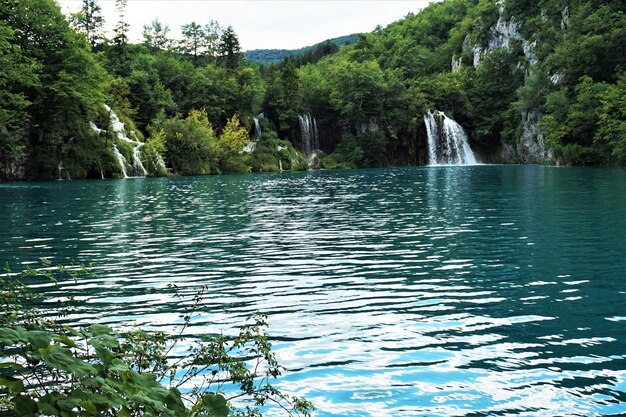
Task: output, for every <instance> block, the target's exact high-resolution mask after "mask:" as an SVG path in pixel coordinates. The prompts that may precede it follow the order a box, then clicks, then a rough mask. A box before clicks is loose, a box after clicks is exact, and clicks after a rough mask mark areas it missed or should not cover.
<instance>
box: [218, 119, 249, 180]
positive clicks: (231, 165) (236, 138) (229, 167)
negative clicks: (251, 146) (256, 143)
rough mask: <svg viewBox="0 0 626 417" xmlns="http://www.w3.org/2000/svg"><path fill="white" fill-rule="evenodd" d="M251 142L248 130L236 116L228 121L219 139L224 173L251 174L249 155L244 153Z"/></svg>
mask: <svg viewBox="0 0 626 417" xmlns="http://www.w3.org/2000/svg"><path fill="white" fill-rule="evenodd" d="M249 141H250V137H249V136H248V130H247V129H246V128H245V127H243V126H241V123H240V122H239V118H238V117H237V116H236V115H235V116H233V117H231V118H230V119H229V120H228V123H226V126H225V127H224V130H223V131H222V134H221V135H220V137H219V138H218V145H219V147H220V150H221V155H220V156H221V158H220V159H221V161H220V165H221V169H222V171H223V172H249V171H250V169H251V167H250V166H249V164H248V160H249V155H247V154H245V153H244V152H242V150H243V148H244V147H245V146H246V144H247V143H248V142H249Z"/></svg>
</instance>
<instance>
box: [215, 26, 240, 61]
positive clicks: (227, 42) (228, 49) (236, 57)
mask: <svg viewBox="0 0 626 417" xmlns="http://www.w3.org/2000/svg"><path fill="white" fill-rule="evenodd" d="M242 58H243V54H242V53H241V46H239V39H238V38H237V34H236V33H235V30H234V29H233V27H232V26H231V25H228V27H227V28H226V29H225V30H224V32H222V36H221V38H220V46H219V60H218V63H219V64H220V65H222V66H223V67H225V68H227V69H229V70H231V71H234V70H236V69H237V68H239V65H240V64H241V61H242Z"/></svg>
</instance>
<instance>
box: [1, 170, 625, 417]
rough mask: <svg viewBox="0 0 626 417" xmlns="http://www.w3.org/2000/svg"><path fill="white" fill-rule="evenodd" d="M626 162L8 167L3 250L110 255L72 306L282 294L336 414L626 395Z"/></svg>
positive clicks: (156, 307)
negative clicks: (50, 172)
mask: <svg viewBox="0 0 626 417" xmlns="http://www.w3.org/2000/svg"><path fill="white" fill-rule="evenodd" d="M625 232H626V172H624V171H622V170H608V169H557V168H550V167H534V166H532V167H498V166H478V167H441V168H426V169H390V170H371V171H345V172H344V171H338V172H308V173H299V174H287V173H285V174H282V175H246V176H224V177H207V178H173V179H133V180H118V181H91V182H81V181H73V182H58V183H45V184H42V183H37V184H9V185H0V260H2V262H3V263H4V262H6V261H8V262H9V263H12V264H15V263H16V262H18V261H20V262H23V263H27V262H36V261H37V259H38V258H40V257H50V258H54V260H55V262H61V263H67V262H69V261H70V260H71V261H74V262H89V261H91V262H94V265H95V268H96V271H97V272H98V274H99V277H98V278H87V279H84V280H82V281H80V282H79V283H75V282H65V283H62V284H61V285H60V286H58V287H52V286H45V287H42V291H46V293H47V294H49V295H50V297H52V298H55V297H56V298H58V297H64V296H67V295H72V294H73V295H75V296H76V298H77V299H78V300H80V302H81V308H80V309H79V311H78V312H77V313H76V314H75V316H73V317H72V320H75V321H78V322H81V323H89V322H94V321H98V322H106V323H113V324H117V325H128V324H129V323H131V322H136V323H141V324H144V325H146V326H148V327H150V328H155V329H157V328H158V329H168V328H170V327H171V326H172V325H173V324H175V323H177V322H178V321H179V317H178V313H179V312H180V308H181V306H180V305H179V303H178V302H177V301H176V300H175V299H173V298H172V293H171V291H172V290H171V289H169V288H168V287H167V284H169V283H176V284H177V285H178V286H179V287H181V288H182V289H183V291H187V292H189V293H190V294H191V293H193V291H194V289H195V288H197V287H198V286H199V285H201V284H206V285H208V286H209V288H210V296H209V297H208V298H207V300H205V302H204V304H203V305H202V314H201V315H200V316H199V317H198V318H197V319H196V320H195V321H194V325H193V326H192V327H191V328H190V329H189V332H190V333H191V334H198V335H199V334H203V333H216V332H219V331H224V332H225V333H228V332H230V331H232V329H233V328H234V327H235V326H237V325H239V324H240V323H241V322H242V320H243V318H244V317H247V316H249V315H250V314H252V313H253V312H255V311H258V310H261V311H266V312H268V313H270V323H271V325H272V328H271V333H272V334H273V335H274V336H275V340H274V347H275V348H276V349H277V352H278V357H279V359H280V360H281V362H282V363H284V364H285V365H286V366H287V367H288V368H289V369H290V372H288V373H287V375H286V376H285V377H284V378H283V379H282V380H281V383H280V385H281V386H282V387H284V388H286V389H287V390H290V391H294V392H296V391H297V393H298V394H300V395H305V396H306V397H307V398H309V399H310V400H312V401H313V402H314V403H315V404H316V406H317V407H318V410H319V411H318V412H317V415H318V416H331V415H352V416H417V415H420V416H421V415H437V416H447V415H454V416H464V415H466V416H470V415H472V416H477V415H487V414H489V415H520V414H521V415H533V416H554V415H567V416H574V415H580V416H591V415H609V414H619V413H626V393H625V392H626V382H625V381H624V377H625V376H626V360H625V359H626V357H625V356H624V355H625V354H626V333H625V330H626V310H625V309H624V293H625V291H626V256H624V254H625V253H626V237H625V236H626V235H625Z"/></svg>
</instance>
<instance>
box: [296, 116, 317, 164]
mask: <svg viewBox="0 0 626 417" xmlns="http://www.w3.org/2000/svg"><path fill="white" fill-rule="evenodd" d="M298 119H299V121H300V135H301V137H302V153H304V155H306V156H309V157H310V156H313V153H314V151H316V150H317V149H319V147H320V142H319V137H318V135H317V121H316V120H315V118H314V117H311V113H305V114H303V115H302V116H298Z"/></svg>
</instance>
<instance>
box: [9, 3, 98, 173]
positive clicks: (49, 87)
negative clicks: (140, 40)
mask: <svg viewBox="0 0 626 417" xmlns="http://www.w3.org/2000/svg"><path fill="white" fill-rule="evenodd" d="M0 22H7V23H8V25H9V26H10V27H11V28H12V30H13V37H12V38H11V40H10V44H11V45H12V46H11V48H10V49H13V50H14V51H15V50H19V55H21V56H22V57H23V58H24V59H25V60H26V62H29V63H28V64H27V65H28V68H31V69H36V72H37V73H38V82H37V83H34V85H32V86H30V87H28V88H23V89H22V88H20V89H19V90H17V89H16V90H12V88H13V87H17V86H16V84H15V82H11V83H9V89H8V91H14V92H19V93H21V96H22V97H23V99H24V100H26V101H28V102H29V103H30V104H28V108H27V112H28V116H29V119H30V121H29V122H27V123H26V122H25V123H26V124H25V125H23V126H22V129H23V137H24V139H26V140H27V141H28V143H29V145H30V149H29V157H28V160H27V163H26V176H27V177H29V178H51V177H52V178H57V177H58V165H59V162H61V161H64V165H65V166H67V167H69V168H68V169H72V170H73V169H74V168H75V169H76V171H75V172H74V173H75V174H76V177H81V176H84V175H86V174H87V171H88V170H89V167H90V166H92V163H93V161H94V159H95V158H97V157H99V156H98V155H96V154H95V153H94V152H95V149H96V147H94V146H92V145H93V144H91V143H87V138H90V137H91V135H90V134H89V124H88V120H89V118H90V117H93V116H94V115H95V114H97V113H98V111H100V110H101V109H102V103H103V102H104V94H103V91H104V86H105V85H104V84H105V73H104V70H103V69H102V67H101V66H100V65H99V64H98V63H97V61H96V59H95V57H94V55H93V54H92V53H91V51H90V50H89V47H88V45H87V43H86V42H85V39H84V37H83V36H80V35H78V34H76V33H74V32H73V31H72V30H70V28H69V25H68V22H67V20H66V19H65V18H64V16H63V14H62V13H61V10H60V8H59V6H58V5H57V4H56V3H55V2H54V1H53V0H20V1H19V2H4V3H3V7H0ZM18 58H19V56H18ZM19 62H20V60H19V59H18V60H17V61H15V62H12V64H11V65H9V68H10V67H11V66H13V65H15V63H18V64H19ZM25 74H28V71H27V70H24V74H19V75H18V76H17V77H16V78H15V80H16V81H19V80H20V79H22V75H25ZM0 107H1V105H0ZM70 162H72V163H71V164H70ZM68 172H69V171H68Z"/></svg>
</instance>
